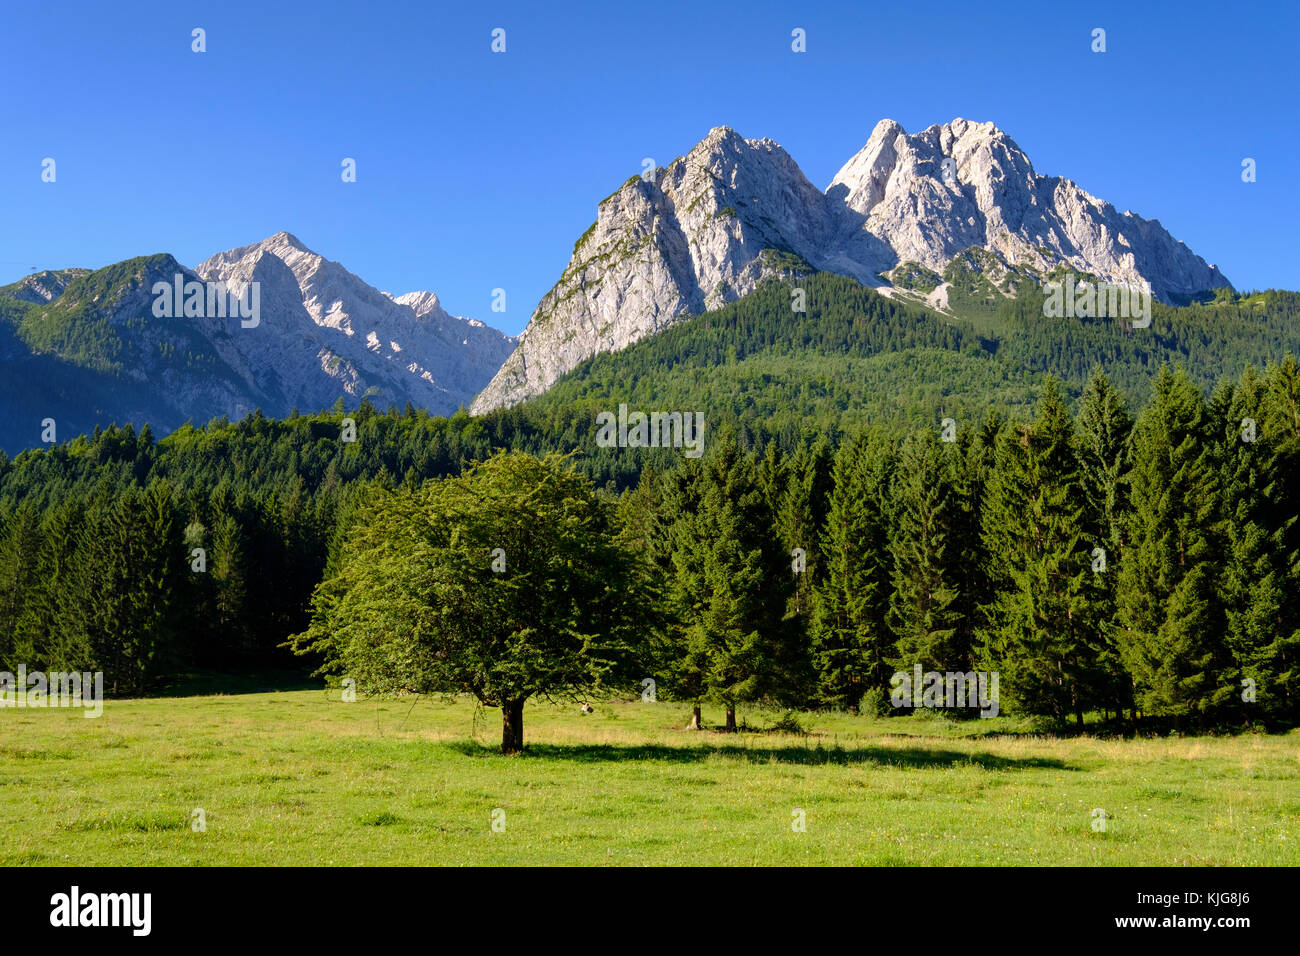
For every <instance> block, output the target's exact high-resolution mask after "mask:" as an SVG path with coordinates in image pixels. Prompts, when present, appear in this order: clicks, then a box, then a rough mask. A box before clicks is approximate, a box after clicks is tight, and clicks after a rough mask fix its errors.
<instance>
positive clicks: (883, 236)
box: [827, 119, 1228, 301]
mask: <svg viewBox="0 0 1300 956" xmlns="http://www.w3.org/2000/svg"><path fill="white" fill-rule="evenodd" d="M945 166H946V167H947V169H946V170H945ZM827 198H828V199H829V200H831V201H832V202H835V203H842V205H843V207H844V208H845V210H846V211H847V215H846V216H845V219H846V221H847V222H848V223H849V224H850V225H856V226H857V228H859V229H860V230H861V231H862V232H866V233H870V234H871V235H872V236H874V237H876V238H877V239H879V240H880V241H881V242H882V243H884V244H885V245H887V246H888V247H889V248H890V249H891V250H892V251H893V253H894V255H895V256H896V261H908V260H912V261H915V262H919V263H920V264H922V265H924V266H928V267H929V268H931V269H934V270H935V271H936V272H941V271H942V270H943V268H944V266H945V265H947V264H948V262H950V261H951V260H952V259H953V257H955V256H956V255H957V254H958V253H960V252H962V251H963V250H965V249H967V248H969V247H971V246H980V247H982V248H984V249H987V250H989V251H991V252H994V253H996V254H997V255H998V256H999V257H1000V258H1001V259H1002V260H1003V262H1005V263H1006V264H1008V265H1011V266H1017V267H1021V268H1029V269H1036V270H1040V271H1042V270H1046V269H1049V268H1051V267H1053V266H1055V265H1057V264H1061V263H1064V264H1067V265H1070V266H1073V267H1074V268H1076V269H1079V270H1082V271H1085V272H1090V273H1092V274H1094V275H1096V276H1097V277H1098V278H1100V279H1102V280H1103V281H1107V282H1115V283H1124V284H1139V285H1140V284H1141V283H1143V282H1148V283H1150V285H1151V288H1152V291H1153V292H1154V294H1155V295H1156V296H1157V297H1159V298H1160V299H1162V300H1164V301H1170V300H1171V299H1174V298H1179V297H1185V296H1189V295H1193V294H1196V293H1198V292H1204V291H1206V290H1208V289H1214V288H1218V287H1220V286H1226V285H1227V284H1228V283H1227V280H1226V279H1224V277H1223V276H1222V274H1220V273H1219V271H1218V270H1217V269H1216V268H1215V267H1213V266H1209V265H1206V263H1205V261H1204V260H1203V259H1201V258H1200V257H1199V256H1197V255H1195V254H1194V253H1193V252H1192V251H1191V250H1190V249H1188V248H1187V246H1185V245H1183V244H1182V243H1181V242H1178V241H1177V240H1176V239H1174V238H1173V237H1172V236H1170V235H1169V233H1167V232H1166V231H1165V230H1164V228H1163V227H1161V225H1160V223H1159V222H1158V221H1155V220H1146V219H1143V218H1141V217H1140V216H1135V215H1134V214H1133V213H1131V212H1124V213H1120V212H1119V211H1118V210H1116V209H1115V207H1114V206H1112V205H1111V204H1110V203H1108V202H1104V201H1102V200H1100V199H1097V198H1095V197H1093V196H1090V195H1089V194H1088V193H1086V192H1084V191H1083V190H1082V189H1080V188H1079V187H1078V186H1077V185H1076V184H1075V183H1073V182H1071V181H1070V180H1068V179H1061V178H1059V177H1054V176H1053V177H1047V176H1039V175H1038V174H1037V173H1035V172H1034V167H1033V165H1032V164H1031V163H1030V162H1029V158H1028V157H1027V156H1026V155H1025V154H1024V153H1023V152H1022V151H1021V149H1020V147H1019V146H1017V145H1016V144H1015V142H1014V141H1013V140H1012V139H1011V138H1010V137H1009V136H1007V135H1006V134H1005V133H1003V132H1002V131H1001V130H999V129H998V128H997V127H996V126H994V125H993V124H992V123H971V122H968V121H966V120H963V119H955V120H953V121H952V122H951V123H949V124H946V125H943V126H931V127H930V128H929V129H926V130H923V131H922V132H920V133H917V134H915V135H911V136H909V135H908V134H907V133H906V132H904V130H903V128H902V127H901V126H899V125H898V124H897V123H895V122H894V121H893V120H882V121H881V122H880V123H879V124H878V125H877V126H876V129H875V131H874V132H872V134H871V138H870V139H869V140H868V141H867V145H866V146H864V147H863V148H862V149H861V150H860V151H859V152H858V154H857V155H856V156H854V157H853V158H852V159H851V160H849V161H848V162H847V163H846V164H845V165H844V167H843V168H842V169H841V170H840V171H839V173H837V174H836V176H835V178H834V179H833V180H832V181H831V185H830V188H829V189H828V190H827ZM842 238H844V239H847V236H843V237H842ZM894 264H895V263H894V262H888V263H887V264H886V269H887V268H891V267H892V266H893V265H894ZM879 271H885V269H881V270H879Z"/></svg>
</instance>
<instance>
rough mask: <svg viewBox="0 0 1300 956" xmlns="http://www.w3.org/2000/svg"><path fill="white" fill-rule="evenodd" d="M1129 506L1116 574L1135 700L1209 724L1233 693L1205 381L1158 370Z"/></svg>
mask: <svg viewBox="0 0 1300 956" xmlns="http://www.w3.org/2000/svg"><path fill="white" fill-rule="evenodd" d="M1133 435H1134V437H1133V464H1132V469H1131V472H1130V488H1131V495H1132V508H1131V510H1130V512H1129V517H1128V521H1127V525H1126V529H1127V530H1126V534H1125V550H1124V556H1123V560H1122V562H1121V564H1120V574H1119V591H1118V595H1117V598H1118V607H1119V625H1120V626H1119V630H1118V633H1117V642H1118V645H1119V650H1120V655H1121V657H1122V659H1123V661H1124V664H1125V667H1126V669H1127V671H1128V673H1129V676H1130V679H1131V680H1132V682H1133V698H1134V701H1135V702H1136V704H1137V706H1138V708H1140V709H1141V710H1142V711H1143V712H1145V713H1147V714H1151V715H1156V716H1161V717H1167V718H1172V719H1174V720H1175V722H1177V723H1178V724H1180V725H1183V724H1186V723H1187V722H1189V721H1193V720H1194V721H1197V722H1200V723H1204V722H1206V721H1208V720H1209V719H1211V718H1212V715H1213V714H1214V713H1215V711H1216V710H1217V709H1218V708H1219V707H1221V706H1222V705H1223V704H1224V703H1225V702H1226V701H1227V700H1228V699H1229V697H1230V696H1231V694H1232V691H1233V688H1232V686H1231V684H1230V683H1229V680H1230V675H1229V673H1228V663H1229V661H1228V657H1227V650H1226V647H1225V646H1224V642H1223V634H1224V626H1225V619H1224V613H1223V608H1222V605H1221V604H1220V602H1219V599H1218V596H1217V594H1216V586H1217V577H1218V575H1219V573H1220V570H1221V567H1222V563H1223V557H1224V554H1223V546H1222V542H1221V540H1220V525H1219V521H1218V515H1217V511H1218V507H1219V503H1218V476H1217V474H1216V471H1215V467H1214V465H1215V460H1214V454H1213V436H1212V434H1211V428H1210V425H1209V421H1208V414H1207V410H1206V407H1205V401H1204V398H1203V396H1202V395H1201V392H1200V390H1199V389H1198V388H1197V387H1196V385H1195V384H1193V383H1192V381H1191V380H1190V379H1189V378H1188V376H1187V374H1186V372H1184V371H1183V370H1182V369H1179V370H1178V371H1177V372H1171V371H1170V370H1169V369H1168V368H1167V367H1165V368H1162V369H1161V370H1160V373H1159V375H1158V376H1157V378H1156V382H1155V387H1154V389H1153V393H1152V397H1151V402H1150V404H1149V405H1148V406H1147V407H1146V408H1145V409H1144V410H1143V412H1142V414H1141V415H1140V416H1139V417H1138V420H1137V424H1136V426H1135V427H1134V433H1133Z"/></svg>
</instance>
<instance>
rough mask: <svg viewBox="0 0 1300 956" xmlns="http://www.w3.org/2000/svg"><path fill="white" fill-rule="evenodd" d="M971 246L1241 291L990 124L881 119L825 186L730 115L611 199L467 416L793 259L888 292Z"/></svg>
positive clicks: (1154, 224) (1164, 290)
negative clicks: (1043, 166) (907, 270)
mask: <svg viewBox="0 0 1300 956" xmlns="http://www.w3.org/2000/svg"><path fill="white" fill-rule="evenodd" d="M971 249H983V250H985V251H987V252H989V253H991V254H992V255H993V256H995V257H996V258H997V259H998V260H999V261H1000V262H1001V263H1002V264H1003V266H1005V267H1006V268H1007V269H1009V270H1015V271H1017V272H1019V273H1020V274H1023V275H1025V276H1036V277H1038V278H1039V279H1040V280H1041V279H1042V278H1043V277H1045V276H1046V275H1047V274H1048V273H1050V272H1051V271H1052V270H1054V269H1060V268H1069V269H1072V270H1076V271H1081V272H1084V273H1087V274H1090V275H1093V276H1095V277H1096V278H1098V279H1100V280H1102V281H1108V282H1115V283H1121V284H1126V285H1134V284H1136V285H1141V284H1144V283H1146V284H1148V285H1149V286H1150V288H1151V291H1152V293H1153V295H1154V297H1155V298H1156V299H1158V300H1160V301H1164V302H1177V301H1180V300H1182V301H1186V300H1189V299H1191V298H1193V297H1195V296H1197V295H1200V294H1202V293H1204V292H1207V291H1210V290H1213V289H1216V288H1222V287H1227V288H1231V286H1230V284H1229V283H1228V281H1227V280H1226V279H1225V278H1224V277H1223V276H1222V275H1221V274H1220V273H1219V272H1218V270H1217V268H1215V267H1213V266H1210V265H1207V264H1206V263H1205V261H1204V260H1203V259H1201V258H1200V257H1198V256H1196V255H1195V254H1194V253H1192V252H1191V250H1190V249H1188V248H1187V246H1186V245H1185V244H1183V243H1181V242H1179V241H1178V240H1175V239H1174V238H1173V237H1172V236H1170V235H1169V234H1168V232H1167V231H1166V230H1164V228H1163V227H1162V226H1160V224H1159V222H1158V220H1146V219H1143V218H1141V217H1139V216H1136V215H1134V214H1132V213H1123V214H1121V213H1119V212H1117V211H1116V210H1115V209H1114V206H1113V205H1111V204H1110V203H1107V202H1105V201H1103V200H1100V199H1097V198H1096V197H1093V196H1091V195H1090V194H1088V193H1086V192H1085V191H1083V190H1082V189H1081V188H1079V187H1078V186H1077V185H1075V184H1074V183H1073V182H1072V181H1071V180H1066V179H1063V178H1061V177H1045V176H1040V175H1039V174H1038V173H1037V172H1035V171H1034V169H1033V165H1032V163H1030V161H1029V159H1028V157H1027V156H1026V155H1025V154H1024V152H1023V151H1022V150H1020V148H1019V146H1017V145H1016V144H1015V141H1014V140H1012V139H1011V137H1010V136H1008V135H1007V134H1006V133H1004V132H1003V131H1001V130H1000V129H998V128H997V127H996V126H995V125H994V124H992V123H973V122H970V121H967V120H964V119H961V118H957V119H955V120H953V121H952V122H951V123H947V124H942V125H940V124H934V125H932V126H930V127H927V128H926V129H925V130H922V131H920V132H918V133H915V134H908V133H906V131H905V130H903V128H902V127H901V126H900V125H899V124H897V123H895V122H894V121H893V120H887V119H886V120H881V121H880V122H879V123H878V124H877V125H876V127H875V128H874V129H873V131H872V133H871V136H870V137H869V138H868V140H867V143H866V145H864V146H863V147H862V149H860V150H859V151H858V152H857V153H856V154H854V156H853V157H851V158H850V159H849V161H848V162H846V163H845V164H844V166H843V167H841V169H840V171H839V172H838V173H837V174H836V176H835V177H834V178H833V179H832V181H831V183H830V185H829V186H828V187H827V189H826V190H825V191H823V190H818V189H817V188H816V187H815V186H813V185H812V183H811V182H809V181H808V179H807V177H806V176H804V174H803V172H802V171H801V170H800V169H799V167H798V165H797V163H795V161H794V160H793V158H792V157H790V155H789V154H788V153H787V152H786V151H785V150H784V149H783V148H782V147H781V146H780V145H779V144H777V143H775V142H774V141H773V140H771V139H766V138H762V139H745V138H744V137H742V136H741V135H740V134H739V133H737V132H736V131H735V130H733V129H731V128H730V127H725V126H720V127H715V128H714V129H712V130H710V131H709V134H708V135H707V136H705V137H704V139H702V140H700V142H699V143H697V144H696V145H695V146H694V147H693V148H692V149H691V150H690V151H688V152H687V154H686V155H685V156H682V157H679V158H678V159H676V160H674V161H673V162H672V163H670V164H669V165H668V166H666V167H659V168H656V169H653V170H651V171H648V172H647V173H645V174H643V175H642V176H634V177H632V178H631V179H629V180H628V181H627V182H625V183H624V184H623V186H622V187H620V188H619V189H618V190H616V191H615V192H614V193H613V194H611V195H610V196H608V197H606V198H605V199H604V200H602V201H601V202H600V203H599V204H598V206H597V217H596V222H595V223H593V224H592V226H591V227H590V228H589V229H588V230H587V232H586V233H584V235H583V236H582V237H581V238H580V239H579V240H578V242H577V243H576V244H575V246H574V251H573V255H572V256H571V258H570V261H569V264H568V265H567V266H566V268H565V270H564V272H563V273H562V274H561V276H560V278H559V280H558V281H557V282H556V284H555V286H554V287H553V288H552V289H551V290H550V291H549V292H548V293H547V294H546V295H545V296H543V298H542V300H541V302H539V304H538V306H537V308H536V309H535V310H534V312H533V314H532V316H531V318H530V320H529V323H528V326H527V328H525V330H524V332H523V333H522V334H521V336H520V340H519V346H518V348H517V349H516V350H515V352H514V353H513V354H512V355H511V357H510V358H509V359H507V360H506V362H505V364H503V366H502V368H501V369H500V370H499V371H498V372H497V374H496V375H495V376H494V377H493V380H492V382H491V383H490V384H489V385H488V387H487V388H485V389H484V390H483V392H481V393H480V394H479V395H478V396H477V397H476V398H475V399H474V403H473V405H472V406H471V411H472V412H474V413H476V414H478V413H482V412H484V411H487V410H488V409H491V408H495V407H501V406H509V405H512V404H516V403H517V402H519V401H522V400H523V399H525V398H527V397H530V396H532V395H536V394H539V393H541V392H543V391H545V389H546V388H548V387H549V385H550V384H551V383H553V382H554V381H555V380H556V379H557V378H558V377H559V376H560V375H562V374H564V373H565V372H566V371H568V370H569V369H571V368H573V367H574V366H575V365H576V364H577V363H578V362H579V361H581V360H582V359H584V358H586V357H588V356H590V355H594V354H597V353H599V352H606V351H617V350H619V349H621V348H625V347H626V346H627V345H630V344H632V343H633V342H636V341H638V340H639V339H641V338H643V337H645V336H646V335H651V334H654V333H655V332H657V331H660V330H661V329H663V328H666V327H667V326H669V325H671V324H673V323H674V322H676V321H679V320H680V319H681V318H682V317H683V316H685V315H698V314H700V313H701V312H703V311H705V310H707V309H711V308H717V307H718V306H720V305H724V304H726V303H727V302H731V301H735V299H737V298H739V297H741V296H742V295H745V294H747V293H748V292H750V291H752V290H753V289H754V287H755V286H756V285H757V283H758V282H759V281H760V280H761V279H763V278H765V277H766V276H769V275H772V274H775V273H776V272H777V271H778V268H777V266H776V264H775V262H774V260H779V259H782V258H783V257H788V256H794V257H795V258H796V259H799V260H802V261H804V262H807V263H808V264H810V265H811V266H812V267H813V268H815V269H818V270H821V271H828V272H835V273H838V274H841V275H846V276H848V277H850V278H853V279H855V280H857V281H858V282H861V283H863V284H864V285H867V286H870V287H875V288H882V289H892V288H895V286H893V284H892V283H891V282H890V281H889V279H888V278H887V274H888V273H889V272H890V271H891V270H893V269H896V268H898V267H899V266H901V265H904V264H906V263H908V262H915V263H917V264H919V265H920V266H922V267H924V268H926V269H930V270H932V271H934V272H936V273H937V272H941V271H942V270H943V269H944V268H946V266H947V265H948V264H949V263H951V262H952V261H953V260H954V259H956V258H957V257H958V256H959V255H961V254H962V253H963V252H965V251H967V250H971Z"/></svg>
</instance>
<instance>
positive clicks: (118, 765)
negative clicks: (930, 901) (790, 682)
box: [0, 683, 1300, 866]
mask: <svg viewBox="0 0 1300 956" xmlns="http://www.w3.org/2000/svg"><path fill="white" fill-rule="evenodd" d="M285 686H286V688H287V689H284V690H279V691H268V692H250V693H219V692H216V691H217V690H218V688H216V687H211V686H209V687H201V686H199V687H194V688H192V689H191V690H190V694H191V696H175V697H166V698H146V699H136V700H121V701H114V700H110V701H108V702H106V704H105V709H104V714H103V716H102V717H101V718H99V719H93V720H90V719H85V718H84V717H83V716H82V714H81V712H80V711H79V710H75V709H64V710H58V709H51V710H36V709H12V708H7V709H4V710H0V833H3V839H2V840H0V863H3V864H5V865H42V866H56V865H178V864H182V865H199V866H203V865H214V866H224V865H256V866H269V865H282V864H284V865H306V866H357V865H377V864H397V865H460V864H475V865H501V864H507V865H508V864H559V865H591V864H596V865H633V866H637V865H645V864H724V865H727V864H730V865H740V866H753V865H758V866H763V865H802V864H844V865H900V866H936V865H938V866H942V865H958V864H969V865H982V864H987V865H1115V866H1133V865H1148V864H1150V865H1246V866H1254V865H1263V864H1282V865H1296V864H1298V863H1300V849H1297V844H1298V843H1300V732H1292V733H1290V734H1288V735H1278V736H1269V735H1263V734H1242V735H1237V736H1226V737H1169V738H1158V739H1132V738H1130V739H1125V738H1120V737H1105V736H1089V735H1083V736H1078V737H1051V736H1046V735H1042V734H1038V733H1035V732H1033V728H1032V727H1031V726H1029V725H1026V724H1022V723H1018V722H1016V721H1015V720H1012V719H1010V718H994V719H992V720H976V721H970V722H965V723H960V722H954V721H950V720H948V719H945V718H942V717H935V716H931V715H928V714H927V715H919V716H914V717H906V718H893V719H886V718H869V717H854V716H851V715H849V714H804V715H799V717H798V720H797V723H796V724H792V723H791V722H790V721H788V720H784V719H783V716H782V715H781V714H779V713H775V712H764V711H761V710H753V709H749V710H742V712H741V715H740V716H741V718H742V719H743V721H744V726H743V727H742V730H741V732H739V733H737V734H734V735H728V734H723V733H720V732H718V731H716V730H708V729H706V730H704V731H700V732H691V731H686V730H683V729H681V728H683V727H684V726H685V724H686V723H687V722H688V719H689V708H688V707H687V706H685V705H679V704H669V703H641V702H640V701H614V702H604V701H594V702H593V705H594V707H595V712H594V713H592V714H583V713H581V712H580V710H579V707H578V706H577V705H576V704H548V703H540V702H530V703H529V705H528V707H527V709H526V711H525V736H526V740H527V743H528V750H527V752H526V753H525V754H523V755H519V756H515V757H505V756H502V755H501V754H500V753H499V751H498V745H499V742H500V712H499V711H496V710H485V709H482V708H476V706H475V705H474V703H473V702H472V701H470V700H468V699H455V700H439V699H430V698H424V697H421V698H418V699H415V698H408V699H406V700H400V699H399V700H393V699H387V700H380V701H375V700H364V699H362V700H359V701H357V702H355V703H345V702H343V701H342V700H341V699H340V694H339V692H338V690H337V689H335V690H325V689H324V688H319V689H303V688H302V685H301V684H300V683H299V684H298V685H297V686H296V687H293V686H291V685H290V684H289V683H286V685H285ZM704 717H705V722H706V723H708V724H710V725H718V724H720V723H721V719H722V714H721V711H720V710H714V709H711V708H707V707H706V708H705V712H704ZM799 724H801V725H802V728H800V727H799V726H798V725H799ZM199 809H201V810H202V811H203V814H202V818H203V820H204V822H205V823H206V829H205V830H201V831H200V830H196V829H195V827H194V824H195V823H196V821H197V817H196V816H195V813H194V811H195V810H199ZM1095 810H1100V811H1104V813H1105V828H1104V830H1103V829H1101V828H1100V819H1101V818H1100V817H1099V816H1097V815H1094V811H1095ZM797 811H802V814H799V813H798V812H797ZM494 818H495V820H496V827H495V828H494V825H493V822H494ZM800 819H802V821H803V825H804V826H803V829H802V830H799V829H797V824H798V822H799V820H800Z"/></svg>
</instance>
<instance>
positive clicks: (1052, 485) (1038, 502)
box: [983, 379, 1102, 726]
mask: <svg viewBox="0 0 1300 956" xmlns="http://www.w3.org/2000/svg"><path fill="white" fill-rule="evenodd" d="M1083 500H1084V495H1083V493H1082V491H1081V488H1080V469H1079V464H1078V461H1077V459H1076V457H1075V451H1074V447H1073V426H1072V423H1071V420H1070V414H1069V410H1068V409H1067V407H1066V403H1065V396H1064V394H1063V393H1062V390H1061V388H1060V386H1059V384H1058V383H1057V382H1056V381H1055V380H1052V379H1049V380H1048V381H1047V383H1046V385H1045V386H1044V388H1043V395H1042V399H1041V401H1040V402H1039V406H1038V416H1037V418H1036V420H1035V421H1034V423H1033V424H1032V425H1028V426H1020V427H1019V428H1016V429H1011V430H1008V431H1007V432H1006V433H1004V435H1003V438H1002V440H1001V442H1000V443H999V446H998V455H997V463H996V467H995V469H994V471H993V474H992V477H991V479H990V482H989V485H988V489H987V497H986V502H985V511H984V540H985V544H986V548H987V550H988V554H989V560H990V566H991V567H992V568H994V569H995V584H996V588H997V590H996V592H995V597H994V598H993V601H992V602H991V604H990V605H989V607H988V625H987V626H986V632H985V634H984V641H983V643H984V655H985V660H986V662H987V665H988V666H989V667H990V668H992V669H997V670H999V671H1000V672H1001V674H1002V681H1001V688H1002V693H1003V694H1004V695H1005V696H1006V699H1008V700H1009V701H1010V702H1011V703H1012V704H1013V705H1014V706H1015V707H1016V709H1018V710H1021V711H1023V712H1026V713H1032V714H1044V715H1047V716H1050V717H1053V718H1055V719H1057V720H1065V719H1066V718H1068V717H1070V716H1073V717H1074V719H1075V721H1076V723H1077V724H1078V725H1079V726H1082V725H1083V719H1084V711H1085V710H1086V709H1087V708H1088V707H1089V706H1091V704H1092V703H1093V701H1094V700H1095V699H1096V696H1097V694H1098V688H1099V684H1100V683H1101V680H1100V674H1099V670H1098V654H1099V648H1100V644H1101V641H1102V638H1101V636H1100V634H1099V628H1098V622H1097V619H1096V614H1097V611H1098V606H1097V602H1096V596H1097V592H1098V590H1099V584H1098V577H1099V575H1098V574H1097V573H1096V572H1094V571H1093V570H1092V562H1091V560H1090V557H1089V554H1088V550H1087V536H1086V534H1085V527H1084V524H1085V522H1084V504H1083Z"/></svg>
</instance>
